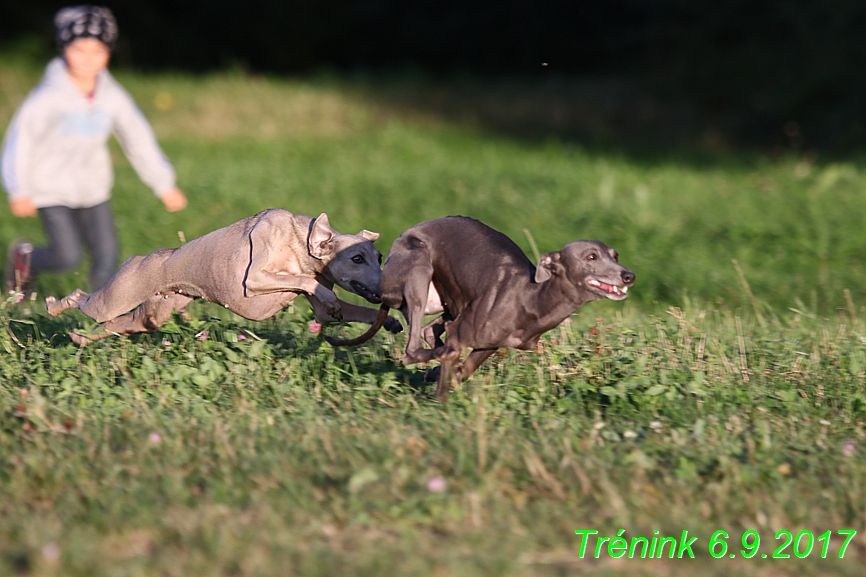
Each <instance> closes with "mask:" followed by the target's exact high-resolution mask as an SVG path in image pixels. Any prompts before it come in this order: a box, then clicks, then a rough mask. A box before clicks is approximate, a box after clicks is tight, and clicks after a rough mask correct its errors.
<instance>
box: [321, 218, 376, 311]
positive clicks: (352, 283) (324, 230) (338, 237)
mask: <svg viewBox="0 0 866 577" xmlns="http://www.w3.org/2000/svg"><path fill="white" fill-rule="evenodd" d="M378 238H379V234H378V233H375V232H370V231H369V230H362V231H361V232H359V233H358V234H341V233H339V232H337V231H336V230H334V229H333V228H331V225H330V224H329V223H328V215H327V214H325V213H322V214H321V215H319V217H318V218H317V219H316V220H315V222H314V223H313V226H312V228H311V229H310V236H309V238H308V241H307V243H308V247H307V248H308V249H309V251H310V254H311V255H312V256H313V257H314V258H316V259H319V260H321V261H322V262H323V263H324V264H325V267H324V270H323V271H322V272H323V274H324V275H325V276H326V277H327V278H328V279H330V280H332V281H333V282H334V283H336V284H337V285H339V286H341V287H342V288H344V289H346V290H347V291H351V292H353V293H355V294H357V295H360V296H362V297H364V298H365V299H367V300H368V301H370V302H371V303H374V304H379V303H380V302H382V292H381V288H380V286H379V283H380V281H381V278H382V269H381V268H380V266H381V264H382V253H380V252H379V251H378V250H376V247H375V246H373V242H374V241H375V240H376V239H378Z"/></svg>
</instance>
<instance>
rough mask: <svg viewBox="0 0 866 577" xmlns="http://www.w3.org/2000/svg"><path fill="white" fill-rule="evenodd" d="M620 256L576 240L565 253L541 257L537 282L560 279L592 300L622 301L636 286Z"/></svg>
mask: <svg viewBox="0 0 866 577" xmlns="http://www.w3.org/2000/svg"><path fill="white" fill-rule="evenodd" d="M618 261H619V254H617V252H616V251H615V250H614V249H612V248H610V247H609V246H607V245H606V244H604V243H602V242H598V241H594V240H576V241H574V242H570V243H568V244H567V245H565V246H564V247H563V248H562V250H559V251H556V252H549V253H547V254H545V255H542V257H541V259H540V260H539V262H538V267H537V268H536V269H535V282H538V283H541V282H545V281H547V280H549V279H550V278H551V277H554V276H561V277H563V278H566V279H568V281H569V282H570V283H571V284H573V285H574V286H576V287H578V288H585V289H586V291H587V292H588V293H589V294H590V295H592V296H591V299H590V300H594V299H600V298H608V299H613V300H615V301H621V300H623V299H624V298H626V297H627V296H628V287H630V286H631V285H633V284H634V273H633V272H631V271H630V270H628V269H627V268H625V267H624V266H622V265H621V264H619V262H618Z"/></svg>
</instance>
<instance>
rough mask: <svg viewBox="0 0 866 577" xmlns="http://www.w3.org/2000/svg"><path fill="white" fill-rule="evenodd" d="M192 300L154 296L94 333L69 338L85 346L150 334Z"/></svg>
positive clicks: (183, 297)
mask: <svg viewBox="0 0 866 577" xmlns="http://www.w3.org/2000/svg"><path fill="white" fill-rule="evenodd" d="M192 300H193V299H192V297H189V296H186V295H181V294H177V293H171V294H167V295H156V296H153V297H150V298H149V299H147V300H146V301H144V302H143V303H142V304H141V306H139V307H138V308H137V309H135V310H134V311H132V312H130V313H126V314H125V315H120V316H119V317H115V318H113V319H110V320H108V321H106V322H105V323H103V324H102V326H101V327H100V329H99V331H98V332H96V333H92V334H88V335H83V334H81V333H72V334H71V335H70V338H71V339H72V341H73V342H74V343H76V344H79V345H87V344H90V343H92V342H93V341H98V340H100V339H104V338H105V337H110V336H112V335H131V334H135V333H152V332H155V331H157V330H159V328H160V327H161V326H162V324H163V323H164V322H165V321H167V320H168V319H169V318H170V317H171V313H172V311H173V310H175V309H182V308H183V307H185V306H186V305H188V304H189V303H190V302H191V301H192Z"/></svg>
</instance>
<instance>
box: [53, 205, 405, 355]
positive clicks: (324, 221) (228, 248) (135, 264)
mask: <svg viewBox="0 0 866 577" xmlns="http://www.w3.org/2000/svg"><path fill="white" fill-rule="evenodd" d="M378 238H379V235H378V234H377V233H375V232H370V231H367V230H362V231H361V232H359V233H358V234H356V235H355V234H340V233H339V232H337V231H336V230H334V229H333V228H331V226H330V224H329V223H328V216H327V215H326V214H324V213H322V214H321V215H319V217H318V218H315V219H314V218H311V217H309V216H305V215H302V214H293V213H291V212H289V211H288V210H283V209H270V210H265V211H262V212H260V213H258V214H256V215H254V216H251V217H249V218H245V219H243V220H240V221H238V222H236V223H234V224H231V225H229V226H227V227H225V228H221V229H219V230H215V231H214V232H211V233H209V234H206V235H205V236H202V237H200V238H197V239H195V240H192V241H190V242H188V243H186V244H184V245H182V246H181V247H179V248H168V249H161V250H158V251H156V252H153V253H151V254H149V255H144V256H134V257H132V258H130V259H129V260H127V261H126V262H125V263H123V265H122V266H121V267H120V269H118V271H117V272H116V273H114V276H112V277H111V279H110V280H109V281H108V283H107V284H106V285H105V286H104V287H102V288H101V289H99V290H98V291H96V292H94V293H93V294H87V293H85V292H84V291H82V290H81V289H76V290H75V291H74V292H73V293H72V294H70V295H68V296H65V297H63V298H62V299H60V300H56V299H55V298H54V297H48V298H46V299H45V304H46V306H47V308H48V312H49V314H51V315H52V316H57V315H59V314H61V313H62V312H63V311H65V310H68V309H71V308H77V309H78V310H80V311H81V312H83V313H84V314H85V315H87V316H89V317H90V318H92V319H94V320H95V321H97V322H99V323H104V324H103V325H102V327H101V331H100V332H98V333H96V334H93V335H82V334H79V333H73V334H71V335H70V338H71V339H72V340H73V341H74V342H75V343H77V344H79V345H86V344H89V343H90V342H92V341H95V340H98V339H101V338H105V337H107V336H110V335H129V334H133V333H151V332H154V331H156V330H158V329H159V327H160V326H162V324H163V323H164V322H165V321H166V320H168V318H169V317H170V316H171V313H172V311H173V310H175V309H182V308H183V307H184V306H186V305H187V304H189V303H190V302H191V301H192V300H193V299H195V298H202V299H205V300H207V301H211V302H214V303H219V304H221V305H223V306H224V307H225V308H227V309H229V310H230V311H232V312H234V313H236V314H238V315H240V316H242V317H245V318H247V319H250V320H253V321H261V320H265V319H267V318H270V317H272V316H273V315H275V314H276V313H277V312H279V311H280V310H281V309H282V308H283V307H284V306H286V305H287V304H288V303H289V302H290V301H292V300H293V299H294V298H295V297H297V296H298V295H299V294H303V295H305V296H306V297H307V298H308V299H309V301H310V304H311V305H312V307H313V311H314V313H315V315H316V319H317V320H318V321H320V322H333V321H337V320H343V321H359V322H365V323H370V324H372V323H373V322H375V321H376V320H377V312H376V309H373V308H369V307H361V306H357V305H353V304H350V303H346V302H343V301H341V300H339V299H338V298H337V296H336V295H335V294H334V291H333V290H332V289H333V287H334V285H335V284H337V285H339V286H341V287H342V288H344V289H346V290H348V291H351V292H353V293H355V294H358V295H360V296H362V297H364V298H365V299H367V300H368V301H370V302H371V303H376V304H378V303H380V302H381V297H380V291H379V280H380V278H381V269H380V268H379V267H380V264H381V262H382V254H381V253H380V252H379V251H378V250H376V248H375V247H374V246H373V241H375V240H376V239H378ZM133 309H134V310H133ZM130 311H132V312H130ZM385 322H386V325H385V328H386V329H387V330H389V331H392V332H398V331H399V330H401V329H402V327H401V326H400V323H399V321H397V319H395V318H391V319H390V320H388V321H385Z"/></svg>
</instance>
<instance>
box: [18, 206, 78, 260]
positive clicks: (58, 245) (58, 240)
mask: <svg viewBox="0 0 866 577" xmlns="http://www.w3.org/2000/svg"><path fill="white" fill-rule="evenodd" d="M72 212H73V209H71V208H69V207H66V206H49V207H46V208H40V209H39V220H41V221H42V228H43V229H45V236H47V237H48V246H47V247H36V248H35V249H34V250H33V254H32V255H31V259H30V271H31V274H32V275H36V274H37V273H39V272H40V271H44V270H45V271H51V272H65V271H68V270H72V269H74V268H75V267H77V266H78V264H79V263H80V262H81V259H82V257H83V254H82V252H81V247H80V243H81V240H80V237H79V235H78V230H77V229H76V226H75V219H74V218H73V216H72Z"/></svg>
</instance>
